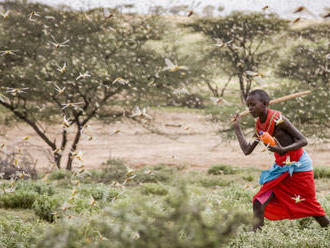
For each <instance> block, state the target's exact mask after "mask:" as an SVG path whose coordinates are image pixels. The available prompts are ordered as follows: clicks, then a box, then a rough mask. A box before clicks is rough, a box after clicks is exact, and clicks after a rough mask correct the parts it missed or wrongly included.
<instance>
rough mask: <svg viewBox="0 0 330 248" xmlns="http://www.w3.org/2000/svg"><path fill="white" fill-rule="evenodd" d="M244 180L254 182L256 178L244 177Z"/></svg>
mask: <svg viewBox="0 0 330 248" xmlns="http://www.w3.org/2000/svg"><path fill="white" fill-rule="evenodd" d="M242 178H243V179H244V180H245V181H248V182H252V181H253V180H254V177H253V176H252V175H248V176H243V177H242Z"/></svg>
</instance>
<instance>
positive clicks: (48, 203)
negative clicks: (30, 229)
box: [33, 195, 60, 222]
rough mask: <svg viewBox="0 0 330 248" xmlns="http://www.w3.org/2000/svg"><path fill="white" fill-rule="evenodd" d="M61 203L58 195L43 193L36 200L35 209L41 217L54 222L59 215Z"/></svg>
mask: <svg viewBox="0 0 330 248" xmlns="http://www.w3.org/2000/svg"><path fill="white" fill-rule="evenodd" d="M59 205H60V201H59V199H58V198H57V197H49V196H46V195H43V196H41V197H39V198H38V199H37V200H36V201H35V202H34V204H33V210H34V213H35V214H36V215H37V216H39V217H40V218H41V219H43V220H46V221H48V222H54V221H55V220H56V218H57V217H58V212H57V211H58V207H59Z"/></svg>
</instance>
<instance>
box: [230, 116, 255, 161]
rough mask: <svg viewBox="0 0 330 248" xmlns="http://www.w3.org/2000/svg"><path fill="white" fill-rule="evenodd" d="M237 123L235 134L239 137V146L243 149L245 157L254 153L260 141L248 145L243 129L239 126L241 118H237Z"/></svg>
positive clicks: (235, 123)
mask: <svg viewBox="0 0 330 248" xmlns="http://www.w3.org/2000/svg"><path fill="white" fill-rule="evenodd" d="M234 120H235V122H234V124H233V126H234V130H235V134H236V136H237V139H238V142H239V145H240V146H241V149H242V151H243V153H244V154H245V155H249V154H250V153H252V152H253V150H254V148H256V146H257V145H258V143H259V141H258V140H257V139H256V140H254V141H253V142H252V143H247V141H246V140H245V138H244V135H243V132H242V130H241V127H240V125H239V121H240V118H239V116H237V115H236V116H235V119H234Z"/></svg>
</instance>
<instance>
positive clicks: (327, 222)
mask: <svg viewBox="0 0 330 248" xmlns="http://www.w3.org/2000/svg"><path fill="white" fill-rule="evenodd" d="M313 217H314V219H315V220H316V221H317V222H318V223H319V224H320V226H321V227H327V226H330V220H329V218H328V216H313Z"/></svg>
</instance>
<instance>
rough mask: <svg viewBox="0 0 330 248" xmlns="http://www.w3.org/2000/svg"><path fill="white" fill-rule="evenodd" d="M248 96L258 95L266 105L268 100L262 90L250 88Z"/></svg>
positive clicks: (267, 96)
mask: <svg viewBox="0 0 330 248" xmlns="http://www.w3.org/2000/svg"><path fill="white" fill-rule="evenodd" d="M248 96H258V97H259V99H260V100H261V101H262V102H263V103H264V104H265V105H268V104H269V101H270V98H269V95H268V94H267V92H266V91H264V90H252V91H251V92H250V93H249V95H248Z"/></svg>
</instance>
